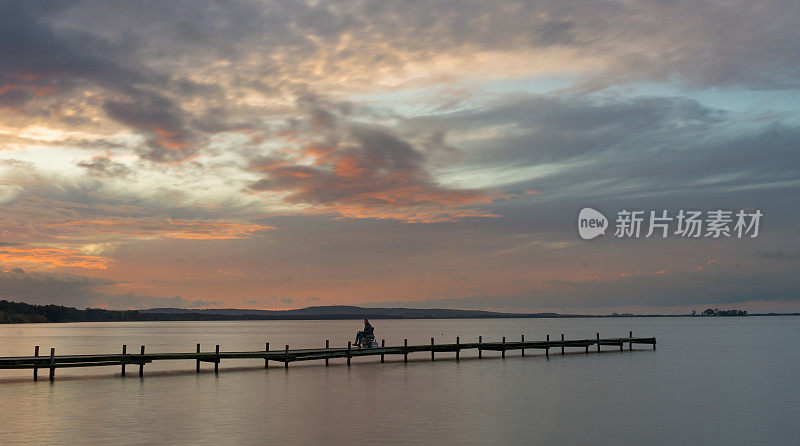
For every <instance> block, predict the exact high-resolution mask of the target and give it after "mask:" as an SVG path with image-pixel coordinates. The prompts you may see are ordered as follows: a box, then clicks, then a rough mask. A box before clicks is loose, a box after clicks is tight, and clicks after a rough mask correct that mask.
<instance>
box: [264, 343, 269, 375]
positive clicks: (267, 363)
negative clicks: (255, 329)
mask: <svg viewBox="0 0 800 446" xmlns="http://www.w3.org/2000/svg"><path fill="white" fill-rule="evenodd" d="M264 351H265V352H267V353H269V342H265V343H264ZM264 368H265V369H268V368H269V359H267V357H266V356H265V357H264Z"/></svg>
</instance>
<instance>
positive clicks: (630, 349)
mask: <svg viewBox="0 0 800 446" xmlns="http://www.w3.org/2000/svg"><path fill="white" fill-rule="evenodd" d="M628 339H630V341H628V351H632V350H633V330H631V331H629V332H628Z"/></svg>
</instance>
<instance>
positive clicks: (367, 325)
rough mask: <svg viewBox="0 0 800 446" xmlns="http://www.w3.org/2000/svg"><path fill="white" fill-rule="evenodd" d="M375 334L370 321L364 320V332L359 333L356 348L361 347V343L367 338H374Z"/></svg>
mask: <svg viewBox="0 0 800 446" xmlns="http://www.w3.org/2000/svg"><path fill="white" fill-rule="evenodd" d="M374 332H375V329H374V328H373V327H372V325H370V323H369V320H367V319H364V331H359V332H358V333H356V346H359V347H360V346H361V342H362V341H364V340H365V339H366V338H367V337H369V336H372V334H373V333H374Z"/></svg>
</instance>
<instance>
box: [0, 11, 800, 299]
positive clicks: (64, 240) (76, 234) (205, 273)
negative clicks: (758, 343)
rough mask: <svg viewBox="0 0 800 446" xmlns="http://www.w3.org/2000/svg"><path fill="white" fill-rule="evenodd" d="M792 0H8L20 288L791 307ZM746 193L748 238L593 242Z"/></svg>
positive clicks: (11, 184) (798, 35)
mask: <svg viewBox="0 0 800 446" xmlns="http://www.w3.org/2000/svg"><path fill="white" fill-rule="evenodd" d="M798 19H800V2H796V1H784V0H774V1H758V2H753V1H746V0H730V1H697V2H676V1H661V0H658V1H656V0H653V1H649V0H642V1H616V0H586V1H576V0H570V1H564V0H560V1H550V2H548V1H541V2H525V1H491V2H488V1H467V0H459V1H431V2H425V1H408V2H400V1H353V2H332V1H308V2H302V1H275V2H269V1H253V2H248V1H230V2H218V1H201V0H191V1H170V2H162V1H150V2H148V1H135V2H109V1H97V2H93V1H52V2H46V1H36V2H22V1H0V298H2V299H7V300H14V301H24V302H29V303H37V304H45V303H55V304H60V305H69V306H77V307H80V308H83V307H87V306H93V307H103V308H113V309H120V308H152V307H190V308H220V307H224V308H228V307H235V308H260V309H286V308H298V307H305V306H310V305H334V304H336V305H367V306H407V307H441V308H469V309H488V310H499V311H514V312H528V311H557V312H568V313H591V312H610V311H635V312H648V313H673V312H685V311H689V310H691V309H696V310H702V309H704V308H707V307H715V306H716V307H719V308H739V309H745V310H749V311H800V274H798V270H800V240H799V238H800V205H798V203H800V200H798V198H797V197H798V192H800V107H798V104H800V26H798V25H797V24H798ZM585 206H589V207H592V208H595V209H599V210H601V211H603V212H605V214H606V215H607V216H609V218H612V219H613V217H614V216H615V215H616V213H617V212H618V211H619V210H622V209H638V210H645V211H649V210H658V211H661V210H668V211H669V212H670V213H674V212H677V211H678V210H680V209H698V210H703V211H707V210H713V209H728V210H733V211H738V210H740V209H748V210H754V209H758V210H760V211H761V212H762V213H763V214H764V216H763V218H762V220H761V228H760V233H759V235H758V237H756V238H749V237H745V238H741V239H739V238H737V237H727V238H719V239H713V238H708V237H701V238H697V239H682V238H680V237H677V236H670V237H668V238H666V239H658V238H650V239H645V238H643V237H642V238H640V239H617V238H615V237H613V234H612V233H611V232H613V231H611V232H609V233H608V234H607V235H606V236H605V237H601V238H598V239H596V240H591V241H585V240H581V239H580V238H579V237H578V234H577V230H576V218H577V214H578V211H579V210H580V209H581V208H583V207H585Z"/></svg>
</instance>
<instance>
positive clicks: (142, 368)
mask: <svg viewBox="0 0 800 446" xmlns="http://www.w3.org/2000/svg"><path fill="white" fill-rule="evenodd" d="M139 356H141V357H140V358H139V378H141V377H143V376H144V345H143V346H142V349H141V352H140V354H139Z"/></svg>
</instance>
